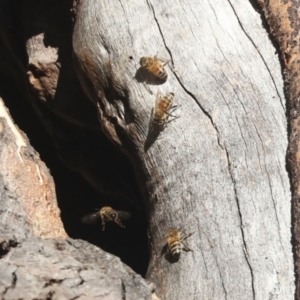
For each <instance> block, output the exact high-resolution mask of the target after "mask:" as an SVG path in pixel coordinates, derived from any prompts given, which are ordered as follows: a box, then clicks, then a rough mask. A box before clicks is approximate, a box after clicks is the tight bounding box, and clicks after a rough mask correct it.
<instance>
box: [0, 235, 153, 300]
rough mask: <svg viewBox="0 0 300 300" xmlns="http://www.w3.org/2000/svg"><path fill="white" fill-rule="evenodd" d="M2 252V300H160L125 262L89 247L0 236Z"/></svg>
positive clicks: (85, 243)
mask: <svg viewBox="0 0 300 300" xmlns="http://www.w3.org/2000/svg"><path fill="white" fill-rule="evenodd" d="M0 250H2V251H3V252H4V254H3V253H1V254H3V255H2V259H1V263H0V273H1V277H0V297H1V299H5V300H14V299H57V300H64V299H66V300H68V299H81V300H83V299H106V300H118V299H120V300H121V299H128V300H130V299H141V300H142V299H145V300H149V299H152V300H158V298H157V297H156V296H155V294H153V295H152V290H153V287H152V286H151V285H150V284H148V283H147V282H146V281H145V280H144V279H142V277H141V276H140V275H137V274H136V273H135V272H133V271H132V270H131V269H130V268H128V267H127V266H125V265H124V264H122V262H121V261H120V259H119V258H116V257H114V256H113V255H111V254H108V253H106V252H104V251H102V250H101V249H99V248H97V247H95V246H92V245H90V244H88V243H87V242H85V241H81V240H71V239H67V240H62V239H50V240H43V239H40V238H36V237H30V238H27V239H26V240H22V239H21V240H16V239H15V238H13V237H12V236H11V234H7V233H6V232H5V231H3V230H0ZM2 251H1V252H2Z"/></svg>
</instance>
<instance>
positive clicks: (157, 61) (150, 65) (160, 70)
mask: <svg viewBox="0 0 300 300" xmlns="http://www.w3.org/2000/svg"><path fill="white" fill-rule="evenodd" d="M168 62H169V61H168V60H166V59H163V58H158V57H157V54H156V55H155V56H154V57H153V56H146V57H142V58H141V59H140V65H141V66H142V68H144V69H145V70H147V71H148V72H149V73H151V74H152V75H154V76H155V77H157V78H159V79H160V80H161V81H166V80H167V78H168V74H167V72H166V70H165V67H164V66H165V65H166V64H167V63H168Z"/></svg>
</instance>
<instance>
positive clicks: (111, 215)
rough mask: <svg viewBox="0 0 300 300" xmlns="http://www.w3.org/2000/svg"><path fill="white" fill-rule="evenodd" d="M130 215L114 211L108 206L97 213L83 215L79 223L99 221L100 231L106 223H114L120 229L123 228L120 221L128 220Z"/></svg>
mask: <svg viewBox="0 0 300 300" xmlns="http://www.w3.org/2000/svg"><path fill="white" fill-rule="evenodd" d="M129 217H130V214H129V213H128V212H126V211H122V210H114V209H112V208H111V207H109V206H104V207H102V208H101V209H100V210H99V211H97V212H95V213H92V214H88V215H85V216H83V217H82V218H81V222H82V223H84V224H91V223H97V222H99V221H100V220H101V222H102V231H103V230H104V229H105V223H106V222H111V221H113V222H115V223H116V224H118V225H119V226H120V227H125V226H124V225H123V224H122V222H121V221H124V220H127V219H129Z"/></svg>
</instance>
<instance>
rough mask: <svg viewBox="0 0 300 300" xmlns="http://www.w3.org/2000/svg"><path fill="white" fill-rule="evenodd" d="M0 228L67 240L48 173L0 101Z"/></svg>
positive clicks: (25, 234)
mask: <svg viewBox="0 0 300 300" xmlns="http://www.w3.org/2000/svg"><path fill="white" fill-rule="evenodd" d="M0 136H1V148H0V165H1V174H0V178H1V180H0V185H1V188H0V190H1V198H0V202H1V205H0V206H1V209H0V227H1V228H4V229H6V230H10V231H11V232H14V235H15V237H28V236H32V235H35V236H38V237H41V238H66V237H67V234H66V232H65V230H64V228H63V224H62V222H61V219H60V211H59V209H58V206H57V201H56V195H55V189H54V182H53V179H52V177H51V175H50V172H49V170H48V169H47V167H46V166H45V164H44V163H43V162H42V161H41V160H40V157H39V155H38V153H36V152H35V151H34V149H33V148H32V147H31V146H30V144H29V142H28V139H27V137H26V136H25V134H24V133H22V132H21V131H20V130H19V129H18V128H17V127H16V125H15V124H14V122H13V121H12V119H11V117H10V115H9V112H8V110H7V108H6V107H5V105H4V103H3V101H2V99H1V98H0Z"/></svg>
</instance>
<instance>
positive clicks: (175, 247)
mask: <svg viewBox="0 0 300 300" xmlns="http://www.w3.org/2000/svg"><path fill="white" fill-rule="evenodd" d="M194 233H195V232H192V233H189V234H188V235H185V234H183V233H182V231H181V230H180V229H176V228H171V229H169V230H168V232H167V234H166V240H167V245H168V252H169V253H170V254H171V255H172V257H173V258H177V259H178V258H179V256H180V253H181V251H182V250H185V251H193V250H192V249H190V248H189V247H188V246H187V245H186V243H185V242H184V241H185V240H186V239H187V238H188V237H190V236H191V235H192V234H194Z"/></svg>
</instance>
